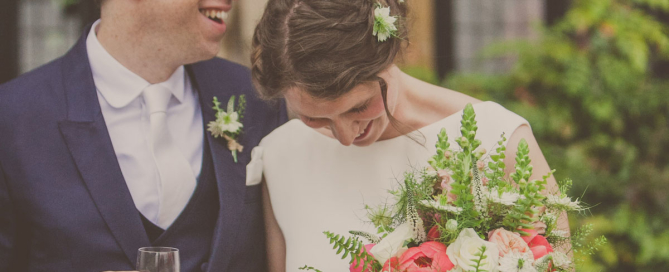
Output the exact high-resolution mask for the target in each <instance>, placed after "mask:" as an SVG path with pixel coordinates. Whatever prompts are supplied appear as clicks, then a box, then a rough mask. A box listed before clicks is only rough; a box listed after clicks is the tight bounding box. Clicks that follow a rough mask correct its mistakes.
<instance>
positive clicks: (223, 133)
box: [208, 94, 246, 163]
mask: <svg viewBox="0 0 669 272" xmlns="http://www.w3.org/2000/svg"><path fill="white" fill-rule="evenodd" d="M220 105H221V102H219V101H218V98H216V97H215V96H214V107H213V109H214V110H215V111H216V121H211V122H209V129H208V130H209V131H211V135H213V136H214V138H218V137H223V138H224V139H225V140H226V141H227V142H228V149H230V152H232V158H233V159H234V160H235V163H237V152H242V150H244V147H243V146H242V145H240V144H239V142H237V139H238V138H239V135H241V134H242V128H243V127H244V124H242V119H243V118H244V110H245V109H246V97H245V96H244V95H243V94H242V95H240V96H239V103H238V104H237V107H236V110H235V96H234V95H233V96H232V97H230V100H229V101H228V107H227V110H223V109H221V108H220Z"/></svg>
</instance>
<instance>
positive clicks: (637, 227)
mask: <svg viewBox="0 0 669 272" xmlns="http://www.w3.org/2000/svg"><path fill="white" fill-rule="evenodd" d="M657 12H669V0H574V1H573V3H572V7H571V8H570V10H569V11H568V13H567V14H566V16H565V17H564V18H563V19H562V20H561V21H560V22H558V23H556V24H555V25H553V26H551V27H544V28H542V29H541V30H540V31H541V34H540V37H539V38H538V39H536V40H534V41H531V42H530V41H524V42H513V43H505V44H499V45H495V46H492V47H490V48H488V49H487V50H485V52H484V53H483V55H484V56H495V55H500V54H504V55H509V54H511V55H512V56H514V57H515V58H516V59H517V63H516V64H515V65H514V67H513V69H512V70H511V71H509V72H508V73H506V74H502V75H481V74H458V75H453V76H451V77H449V78H448V79H447V80H446V81H445V83H444V84H443V85H444V86H445V87H447V88H450V89H454V90H458V91H461V92H464V93H467V94H470V95H472V96H474V97H477V98H479V99H482V100H492V101H496V102H498V103H500V104H502V105H504V106H505V107H506V108H508V109H510V110H512V111H514V112H516V113H518V114H520V115H522V116H523V117H525V118H526V119H527V120H528V121H529V122H530V124H531V125H532V129H533V131H534V134H535V136H536V137H537V139H538V141H539V143H540V145H541V147H542V151H543V153H544V155H545V156H546V158H547V159H548V162H549V164H550V166H551V167H552V168H554V169H557V170H558V171H557V172H556V173H555V176H556V178H557V179H558V180H562V179H564V178H566V177H570V178H572V179H573V180H574V187H573V188H572V192H571V195H581V194H583V199H584V200H585V202H587V203H589V204H591V205H594V208H592V209H591V213H592V215H590V214H588V216H577V217H573V218H571V223H572V225H574V226H575V225H576V224H586V223H593V224H594V232H593V235H591V237H593V239H594V238H595V237H598V236H600V235H605V236H606V237H607V238H608V240H609V243H608V244H606V245H605V246H604V248H603V249H602V250H600V251H599V252H597V253H596V254H595V255H593V256H585V257H586V262H585V265H584V266H583V267H582V269H580V270H582V271H653V270H654V271H665V270H666V268H667V267H669V75H657V74H655V73H654V71H653V69H652V67H653V65H654V64H655V63H657V62H658V61H660V60H667V59H669V26H668V25H667V24H663V23H662V22H660V21H658V19H657V18H656V17H654V16H653V14H656V13H657ZM414 71H418V70H414ZM410 73H411V72H410ZM417 75H418V76H419V77H421V78H426V79H429V78H431V77H432V76H431V75H425V74H424V73H422V74H417ZM662 77H664V79H663V78H662Z"/></svg>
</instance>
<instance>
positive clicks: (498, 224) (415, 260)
mask: <svg viewBox="0 0 669 272" xmlns="http://www.w3.org/2000/svg"><path fill="white" fill-rule="evenodd" d="M475 117H476V114H475V112H474V108H473V107H472V106H471V105H467V106H466V108H465V109H464V112H463V116H462V121H461V124H462V126H461V128H460V131H461V133H462V136H461V137H459V138H457V139H455V142H456V143H457V144H458V148H457V149H455V148H452V147H451V145H450V143H449V141H448V136H447V134H446V131H445V130H444V129H442V131H441V132H440V134H439V135H438V141H437V143H436V149H437V153H436V154H435V155H434V156H433V157H432V158H431V159H430V160H429V165H430V166H429V167H427V168H425V169H417V170H413V171H409V172H406V173H404V180H403V182H400V186H399V188H398V189H397V190H394V191H391V193H392V194H393V195H394V197H395V200H396V203H395V204H393V205H391V206H389V205H383V206H381V207H376V208H369V207H367V209H368V217H369V219H370V221H371V222H372V223H373V224H374V226H375V227H376V229H377V230H378V231H377V233H366V232H360V231H350V234H351V235H352V236H350V237H344V236H342V235H338V234H334V233H330V232H324V233H325V235H326V236H327V238H329V239H330V243H331V244H333V245H334V249H335V250H336V252H337V254H342V258H346V257H348V258H349V259H350V264H351V266H350V271H351V272H380V271H383V272H415V271H425V272H427V271H439V272H442V271H475V272H483V271H488V272H495V271H500V272H511V271H514V272H516V271H522V272H530V271H532V272H533V271H540V272H543V271H573V270H574V269H575V265H574V261H573V258H572V257H570V256H569V255H571V254H572V253H574V252H577V251H579V250H580V251H581V253H584V254H592V252H591V251H593V250H595V249H596V248H597V247H598V246H601V244H603V243H605V242H606V240H605V238H604V237H601V238H598V239H596V240H595V242H594V244H588V245H585V244H583V243H582V242H581V241H582V240H583V236H585V235H588V234H589V231H590V230H591V228H588V227H585V228H584V229H581V230H579V231H577V232H576V233H575V234H574V235H573V236H571V235H569V232H567V231H565V230H560V229H559V228H558V216H559V215H561V214H563V213H567V212H568V213H572V212H583V211H586V210H587V207H585V206H584V205H583V204H582V203H581V202H580V201H579V200H578V199H572V198H570V197H569V196H568V195H567V192H568V191H569V189H570V187H571V185H572V181H571V180H568V179H567V180H563V181H558V188H559V189H558V190H557V191H555V192H547V191H546V188H545V186H546V184H547V179H548V178H549V177H550V176H551V175H552V174H553V172H554V170H553V171H551V172H549V173H546V174H545V175H544V176H543V177H542V179H540V180H530V176H531V175H532V166H531V165H530V158H529V148H528V145H527V142H526V141H525V140H521V142H520V143H519V146H518V152H517V154H516V165H515V172H514V173H512V174H511V175H510V177H508V178H505V172H504V169H505V164H504V158H505V157H506V154H505V151H506V148H505V145H504V144H505V141H506V138H505V136H504V135H502V136H501V137H500V141H499V142H497V145H496V146H495V148H494V149H495V150H494V152H491V153H490V154H488V153H487V152H486V151H485V150H483V149H481V148H479V146H480V145H481V142H480V141H479V140H477V139H476V130H477V124H476V120H475ZM584 248H585V249H584ZM558 249H562V251H560V250H558ZM568 254H569V255H568ZM300 269H302V270H314V271H320V270H318V269H316V268H313V267H308V266H306V265H305V266H304V267H301V268H300Z"/></svg>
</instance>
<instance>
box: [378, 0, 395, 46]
mask: <svg viewBox="0 0 669 272" xmlns="http://www.w3.org/2000/svg"><path fill="white" fill-rule="evenodd" d="M395 21H397V17H396V16H391V15H390V7H383V6H381V4H378V5H377V7H376V9H374V29H373V32H372V34H373V35H374V36H376V38H377V39H378V41H379V42H384V41H386V40H387V39H388V38H390V37H391V36H395V33H396V32H397V27H396V26H395Z"/></svg>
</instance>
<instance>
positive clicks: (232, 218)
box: [186, 64, 246, 271]
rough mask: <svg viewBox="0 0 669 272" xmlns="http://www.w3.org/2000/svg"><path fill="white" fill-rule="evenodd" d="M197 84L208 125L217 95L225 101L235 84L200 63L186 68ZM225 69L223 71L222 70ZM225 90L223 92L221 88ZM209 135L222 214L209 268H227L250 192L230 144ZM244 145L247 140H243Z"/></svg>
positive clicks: (244, 173)
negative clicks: (221, 81) (223, 80)
mask: <svg viewBox="0 0 669 272" xmlns="http://www.w3.org/2000/svg"><path fill="white" fill-rule="evenodd" d="M186 70H187V71H188V73H189V76H190V78H191V79H192V83H193V87H194V88H195V89H197V90H198V93H199V97H200V105H201V107H202V119H203V122H204V124H205V126H206V124H208V123H209V122H211V121H214V120H215V119H216V112H215V111H214V109H212V107H213V103H212V101H213V99H214V96H217V97H218V100H219V101H223V102H224V103H225V102H227V101H228V99H229V98H230V96H232V94H234V93H233V92H232V90H230V89H231V86H226V85H225V84H223V85H221V84H219V83H218V82H216V81H214V79H215V77H213V76H205V75H207V74H208V73H211V72H212V71H208V70H206V69H205V67H202V66H200V65H198V64H194V65H189V66H187V67H186ZM218 72H222V71H218ZM218 90H222V91H218ZM205 137H207V141H209V143H210V144H209V148H210V150H211V155H212V159H213V165H214V171H215V173H216V182H217V185H218V195H219V203H220V208H219V216H218V221H217V223H216V228H215V230H214V240H213V242H212V249H211V252H212V253H211V256H210V261H209V271H225V268H226V267H227V266H228V264H229V263H230V257H231V256H232V255H233V254H232V252H233V250H234V248H235V244H236V243H238V242H239V241H236V239H235V237H238V235H236V233H237V232H238V227H239V223H240V222H241V221H242V220H241V219H242V210H243V207H244V195H245V192H246V183H245V175H246V172H245V169H246V168H245V165H243V164H241V161H240V163H239V164H238V163H235V162H234V161H233V159H232V155H231V154H230V150H228V148H227V143H226V142H225V140H224V139H222V138H218V139H216V138H214V137H213V136H212V135H211V133H209V132H208V131H205ZM241 144H242V145H243V144H244V143H241Z"/></svg>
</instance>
